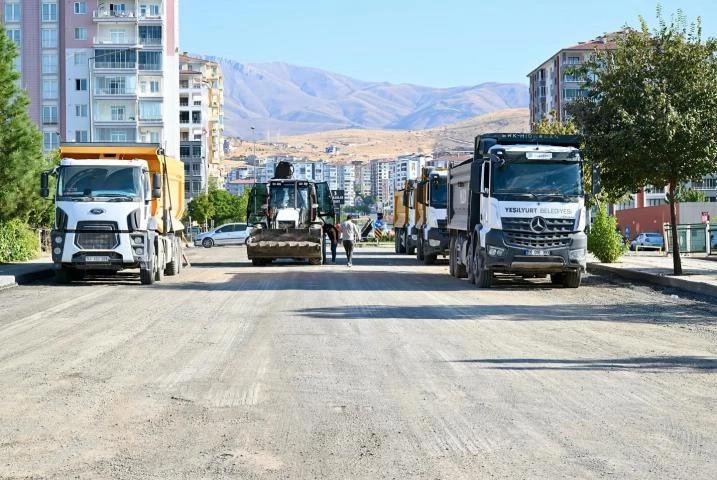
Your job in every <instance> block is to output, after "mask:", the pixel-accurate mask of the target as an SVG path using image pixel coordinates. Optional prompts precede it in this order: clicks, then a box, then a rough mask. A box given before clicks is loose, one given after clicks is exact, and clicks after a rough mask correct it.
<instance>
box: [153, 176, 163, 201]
mask: <svg viewBox="0 0 717 480" xmlns="http://www.w3.org/2000/svg"><path fill="white" fill-rule="evenodd" d="M161 196H162V175H160V174H159V173H153V174H152V198H159V197H161Z"/></svg>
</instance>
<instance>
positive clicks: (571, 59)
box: [565, 57, 580, 65]
mask: <svg viewBox="0 0 717 480" xmlns="http://www.w3.org/2000/svg"><path fill="white" fill-rule="evenodd" d="M565 64H566V65H579V64H580V57H568V58H567V59H566V60H565Z"/></svg>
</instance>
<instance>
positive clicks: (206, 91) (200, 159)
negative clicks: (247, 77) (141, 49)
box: [178, 54, 225, 201]
mask: <svg viewBox="0 0 717 480" xmlns="http://www.w3.org/2000/svg"><path fill="white" fill-rule="evenodd" d="M178 121H179V140H180V158H181V159H182V161H183V162H184V173H185V187H186V192H187V199H188V200H187V201H189V200H191V199H192V198H193V197H194V196H196V195H198V194H200V193H202V192H206V191H207V189H208V187H209V178H210V177H214V178H216V179H217V185H220V186H221V185H224V182H225V179H224V178H223V177H224V172H222V170H221V164H222V160H223V159H224V80H223V75H222V71H221V67H219V64H217V63H216V62H211V61H208V60H204V59H201V58H197V57H191V56H188V55H186V54H183V55H180V57H179V116H178Z"/></svg>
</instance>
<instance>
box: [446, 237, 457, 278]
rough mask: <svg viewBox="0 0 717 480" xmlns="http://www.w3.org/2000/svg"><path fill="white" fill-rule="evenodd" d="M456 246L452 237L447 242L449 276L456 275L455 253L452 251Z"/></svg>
mask: <svg viewBox="0 0 717 480" xmlns="http://www.w3.org/2000/svg"><path fill="white" fill-rule="evenodd" d="M455 248H456V239H455V238H452V237H451V239H450V241H449V242H448V273H449V274H450V275H451V277H457V276H458V275H456V254H455V252H454V250H455Z"/></svg>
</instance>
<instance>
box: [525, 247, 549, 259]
mask: <svg viewBox="0 0 717 480" xmlns="http://www.w3.org/2000/svg"><path fill="white" fill-rule="evenodd" d="M525 254H526V255H535V256H541V257H544V256H547V255H550V250H536V249H532V248H530V249H528V250H526V251H525Z"/></svg>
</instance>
